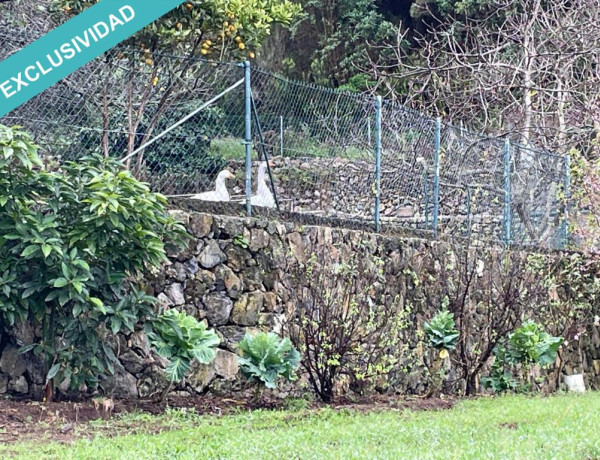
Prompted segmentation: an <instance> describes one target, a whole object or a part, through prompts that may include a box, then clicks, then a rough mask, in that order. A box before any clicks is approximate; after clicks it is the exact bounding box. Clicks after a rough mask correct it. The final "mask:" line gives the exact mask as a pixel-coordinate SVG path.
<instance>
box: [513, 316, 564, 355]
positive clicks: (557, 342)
mask: <svg viewBox="0 0 600 460" xmlns="http://www.w3.org/2000/svg"><path fill="white" fill-rule="evenodd" d="M562 343H563V338H562V337H552V336H551V335H550V334H548V333H547V332H546V331H544V330H543V329H542V326H541V325H540V324H537V323H535V322H534V321H531V320H529V321H526V322H524V323H523V324H522V325H521V327H519V328H517V329H516V330H515V331H514V332H513V333H512V334H510V336H509V337H508V346H507V350H508V354H509V355H510V358H511V360H512V361H514V362H516V363H521V364H525V365H532V364H539V365H540V366H545V365H547V364H551V363H553V362H554V361H556V354H557V352H558V349H559V347H560V346H561V345H562Z"/></svg>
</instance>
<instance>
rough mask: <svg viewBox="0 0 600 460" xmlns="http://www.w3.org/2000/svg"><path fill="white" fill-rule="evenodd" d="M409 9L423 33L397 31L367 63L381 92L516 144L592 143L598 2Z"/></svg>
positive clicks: (562, 146) (482, 2)
mask: <svg viewBox="0 0 600 460" xmlns="http://www.w3.org/2000/svg"><path fill="white" fill-rule="evenodd" d="M412 10H413V11H412V14H413V16H418V15H419V14H420V15H422V16H423V17H425V18H427V19H426V22H427V24H428V26H427V33H425V34H417V33H414V35H413V31H410V30H405V29H403V28H402V26H401V27H399V28H398V29H397V31H396V32H397V38H396V43H395V44H394V45H386V44H382V45H380V46H381V48H383V49H385V50H386V51H387V53H393V58H392V59H389V56H387V55H386V58H385V59H380V60H378V61H373V60H372V62H373V64H374V65H373V69H374V72H375V74H376V77H377V79H378V81H379V82H380V85H381V86H380V88H385V89H386V90H387V92H389V93H391V94H394V95H396V96H397V97H399V98H401V99H402V100H403V101H404V102H406V103H408V104H409V105H411V106H413V107H415V108H418V109H421V110H426V111H428V112H430V113H432V114H436V115H443V116H444V117H446V118H447V119H449V120H451V121H454V122H455V123H457V122H463V123H465V124H466V125H467V126H469V127H471V128H472V129H475V130H481V131H487V132H490V131H491V132H494V133H496V134H503V135H504V134H511V135H512V136H513V137H514V138H518V139H519V141H520V142H521V143H523V144H529V143H533V144H535V145H539V146H543V147H546V148H550V149H553V150H559V151H563V152H565V151H566V150H568V148H570V147H573V146H579V147H581V146H582V145H587V144H588V142H587V141H588V140H590V138H593V137H595V136H596V133H597V132H598V129H599V127H600V125H599V120H598V116H597V109H598V105H599V101H600V85H599V83H600V74H599V73H598V68H597V65H598V55H599V51H600V34H598V33H597V31H598V30H600V8H599V5H598V2H597V0H574V1H572V2H554V1H542V0H524V1H521V2H515V1H513V0H477V1H476V0H466V1H457V0H429V1H426V0H422V1H417V2H415V4H413V8H412ZM411 41H412V43H411ZM373 44H374V45H376V44H375V43H374V42H373ZM407 45H409V46H407ZM379 56H381V54H380V55H379ZM586 153H587V154H588V156H590V155H591V153H592V152H591V151H588V152H586Z"/></svg>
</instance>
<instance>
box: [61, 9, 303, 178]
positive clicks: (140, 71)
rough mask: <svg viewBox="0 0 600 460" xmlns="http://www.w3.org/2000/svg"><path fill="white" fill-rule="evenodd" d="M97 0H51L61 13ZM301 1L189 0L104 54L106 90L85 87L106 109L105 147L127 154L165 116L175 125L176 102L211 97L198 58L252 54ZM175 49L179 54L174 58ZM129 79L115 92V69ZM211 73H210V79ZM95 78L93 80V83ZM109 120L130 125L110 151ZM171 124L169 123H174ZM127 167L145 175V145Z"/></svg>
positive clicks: (249, 56)
mask: <svg viewBox="0 0 600 460" xmlns="http://www.w3.org/2000/svg"><path fill="white" fill-rule="evenodd" d="M94 3H96V2H95V0H79V1H77V0H75V1H72V0H52V7H53V8H54V10H56V11H57V12H58V16H59V18H60V19H62V20H65V19H68V18H69V17H70V16H72V15H75V14H78V13H80V12H81V11H82V10H84V9H86V8H88V7H90V6H92V5H93V4H94ZM299 10H300V7H299V6H298V5H296V4H294V3H292V2H290V1H289V0H206V1H204V0H190V1H188V2H186V3H183V4H182V5H180V6H178V7H177V8H175V9H173V10H172V11H171V12H169V13H167V14H166V15H164V16H162V17H161V18H160V19H158V20H157V21H155V22H154V23H152V24H150V25H149V26H147V27H145V28H144V29H142V30H141V31H139V32H138V33H136V34H135V35H133V36H132V37H131V38H130V39H129V40H127V41H126V42H125V45H128V46H127V47H126V48H120V50H119V51H118V52H111V53H107V54H106V55H105V57H104V58H105V60H106V66H105V68H104V69H103V70H102V72H101V73H102V74H101V75H94V77H93V82H97V81H101V82H103V83H102V89H101V91H98V90H97V89H96V88H93V89H89V90H86V88H81V91H82V93H87V96H86V97H87V98H88V99H90V103H91V104H92V105H94V106H96V107H99V108H100V110H99V111H100V112H102V119H103V130H102V134H103V140H102V143H101V145H102V151H103V153H104V155H105V156H108V155H110V154H114V155H118V156H122V155H123V154H125V153H127V154H130V153H132V152H133V151H134V150H135V149H136V148H137V147H140V146H142V145H143V144H145V143H147V142H148V141H149V140H150V139H151V138H152V136H153V134H154V132H155V130H156V129H158V125H159V124H160V122H161V120H162V119H167V120H169V121H170V124H172V123H173V122H174V121H176V120H175V119H174V118H172V115H173V114H169V109H170V108H171V107H172V106H173V105H174V103H175V102H178V103H181V102H183V101H186V100H188V101H192V102H194V103H195V105H194V108H196V107H197V105H198V100H205V98H206V97H207V94H206V93H207V92H209V91H210V89H211V88H214V87H216V85H218V83H219V82H218V81H217V82H214V81H207V75H206V72H203V71H202V69H203V68H204V67H205V66H206V65H207V64H205V63H200V62H199V61H198V59H197V58H198V57H203V58H207V59H215V60H225V59H228V60H244V59H253V58H254V57H255V52H256V50H257V49H258V47H259V46H260V44H261V42H262V41H263V39H264V38H265V37H266V36H267V35H268V34H269V33H270V31H271V27H273V26H274V25H275V24H283V25H288V24H290V23H291V21H292V20H293V18H294V17H295V16H296V15H297V14H298V13H299ZM173 55H176V56H178V58H175V59H174V58H173V57H172V56H173ZM115 75H116V76H119V77H120V78H125V79H126V80H125V81H127V82H128V84H127V87H126V88H123V89H121V91H122V92H123V93H125V96H124V97H121V96H122V95H121V92H119V91H115V89H114V88H112V90H111V87H112V86H113V81H112V80H111V78H112V77H113V76H115ZM209 80H210V78H209ZM93 82H92V83H90V85H94V84H95V83H93ZM111 124H116V125H117V126H118V129H117V130H116V131H121V132H126V133H127V136H128V143H127V146H126V149H123V150H121V151H117V152H114V153H113V152H112V151H111V149H110V147H109V144H110V141H109V137H110V133H111V132H113V131H115V130H114V129H113V130H111V129H110V125H111ZM170 124H169V125H170ZM131 163H133V164H134V165H135V166H132V165H131V164H130V163H128V167H132V169H133V170H134V171H135V172H136V174H137V177H142V178H146V176H145V175H144V173H143V171H144V170H145V167H146V163H145V156H144V152H141V153H140V154H139V155H137V157H136V158H135V159H132V160H131Z"/></svg>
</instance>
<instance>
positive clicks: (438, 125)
mask: <svg viewBox="0 0 600 460" xmlns="http://www.w3.org/2000/svg"><path fill="white" fill-rule="evenodd" d="M441 138H442V119H441V118H440V117H438V118H436V119H435V152H434V155H435V156H434V159H433V235H434V236H437V235H438V225H439V212H440V144H441Z"/></svg>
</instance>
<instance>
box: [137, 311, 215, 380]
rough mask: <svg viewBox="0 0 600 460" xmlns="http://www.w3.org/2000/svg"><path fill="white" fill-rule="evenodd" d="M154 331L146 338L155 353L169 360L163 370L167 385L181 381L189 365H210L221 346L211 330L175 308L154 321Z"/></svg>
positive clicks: (189, 367) (188, 369)
mask: <svg viewBox="0 0 600 460" xmlns="http://www.w3.org/2000/svg"><path fill="white" fill-rule="evenodd" d="M153 326H154V331H153V332H151V333H150V334H149V336H148V338H149V339H150V341H151V343H152V344H153V346H154V347H155V349H156V352H157V353H158V354H159V355H160V356H162V357H164V358H167V359H168V360H169V364H168V365H167V368H166V373H167V378H168V379H169V381H171V382H178V381H180V380H182V379H183V378H184V377H185V375H186V374H187V373H188V372H189V371H190V369H191V367H192V362H193V361H194V360H195V361H198V362H199V363H201V364H210V363H211V362H212V361H213V360H214V359H215V357H216V355H217V354H216V347H217V346H218V345H219V343H221V339H219V337H218V336H217V334H216V332H215V331H214V330H213V329H207V327H206V324H204V323H203V322H199V321H198V320H197V319H196V318H194V317H193V316H190V315H188V314H187V313H185V312H180V311H177V310H175V309H171V310H167V311H166V312H165V313H163V314H162V315H161V316H159V317H158V318H157V320H156V321H154V324H153Z"/></svg>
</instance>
